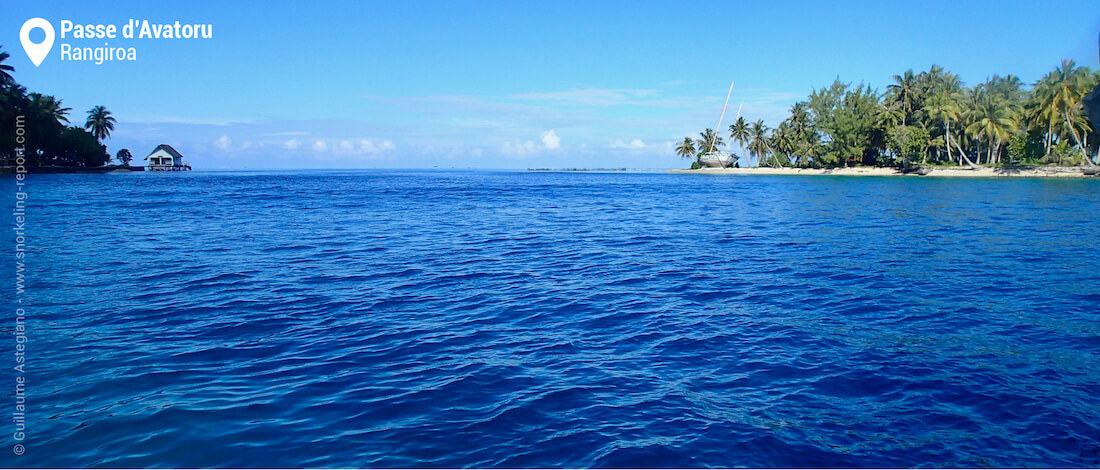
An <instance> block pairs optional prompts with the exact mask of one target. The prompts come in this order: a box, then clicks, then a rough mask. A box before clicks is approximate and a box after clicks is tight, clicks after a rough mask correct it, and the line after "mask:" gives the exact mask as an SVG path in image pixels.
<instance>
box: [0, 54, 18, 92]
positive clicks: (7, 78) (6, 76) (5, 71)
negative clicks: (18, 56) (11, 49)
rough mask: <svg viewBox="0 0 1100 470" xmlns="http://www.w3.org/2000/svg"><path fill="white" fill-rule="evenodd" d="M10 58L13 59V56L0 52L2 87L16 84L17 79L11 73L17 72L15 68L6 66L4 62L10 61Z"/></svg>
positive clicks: (0, 81)
mask: <svg viewBox="0 0 1100 470" xmlns="http://www.w3.org/2000/svg"><path fill="white" fill-rule="evenodd" d="M8 57H11V54H8V53H7V52H4V51H0V86H5V85H7V84H9V83H15V78H14V77H12V76H11V72H14V71H15V67H12V66H10V65H5V64H4V61H6V60H8Z"/></svg>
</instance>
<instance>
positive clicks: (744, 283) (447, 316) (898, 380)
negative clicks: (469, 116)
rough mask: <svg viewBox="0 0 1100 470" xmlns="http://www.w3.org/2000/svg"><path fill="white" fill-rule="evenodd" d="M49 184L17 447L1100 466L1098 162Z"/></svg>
mask: <svg viewBox="0 0 1100 470" xmlns="http://www.w3.org/2000/svg"><path fill="white" fill-rule="evenodd" d="M13 188H14V186H13V185H12V184H11V181H10V179H6V180H5V182H4V183H3V185H0V190H2V191H3V194H6V195H7V196H4V197H5V198H7V199H8V200H9V202H6V203H5V204H7V205H8V207H10V206H11V202H10V200H11V196H10V194H11V193H12V191H13ZM28 192H29V194H30V195H31V205H30V206H29V207H28V210H27V212H28V217H29V220H28V224H27V226H26V227H27V229H26V230H27V234H28V237H29V239H28V243H29V248H28V257H27V260H26V263H27V265H26V270H27V271H26V276H27V285H28V287H27V289H28V290H27V294H26V298H27V301H28V303H27V305H26V314H27V318H28V323H27V325H28V327H29V337H30V341H29V343H27V350H26V351H27V352H26V354H27V356H26V357H27V363H26V369H27V370H26V377H27V378H28V385H27V396H28V401H27V406H28V410H29V411H28V416H29V417H28V419H27V422H26V433H27V437H26V439H25V440H24V441H23V443H24V444H25V446H26V447H25V448H26V453H25V454H24V455H22V456H19V457H17V456H14V455H13V454H12V452H11V449H10V447H11V445H12V444H13V443H14V441H13V440H12V439H11V437H10V435H11V430H12V428H13V427H14V423H8V424H3V425H0V427H3V428H5V429H4V430H3V431H4V432H2V433H0V434H2V435H5V436H9V437H6V438H5V439H6V440H5V445H4V447H3V448H0V466H4V467H9V466H16V467H24V466H47V467H84V466H97V467H134V466H138V467H144V466H173V467H208V466H219V467H222V466H229V467H271V466H279V467H288V466H289V467H299V466H307V467H348V466H351V467H469V466H477V467H560V466H565V467H711V466H723V467H724V466H754V467H775V466H779V467H806V466H813V467H836V466H844V467H865V466H875V467H914V466H946V467H956V466H965V467H985V466H997V467H1018V466H1036V467H1050V466H1057V467H1096V466H1100V181H1086V180H1070V181H1056V180H959V179H933V178H870V177H864V178H859V177H855V178H853V177H848V178H845V177H780V176H776V177H767V176H748V177H739V176H733V177H706V176H697V175H669V174H655V173H613V174H601V173H542V172H488V171H486V172H477V171H416V172H412V171H360V172H320V171H317V172H267V173H264V172H253V173H229V172H191V173H180V174H134V175H118V174H110V175H41V176H37V175H35V176H32V177H31V179H30V184H29V186H28ZM4 212H5V215H4V217H5V219H4V223H5V224H7V225H9V226H10V225H11V221H12V220H11V215H10V214H8V212H9V211H8V210H5V211H4ZM12 238H13V237H12V236H11V234H10V232H9V235H8V241H7V242H6V243H7V245H8V251H11V248H12V244H13V241H12ZM4 269H5V274H6V277H7V278H9V279H10V278H11V277H12V276H13V269H14V268H13V261H11V258H10V257H9V261H7V262H5V264H4ZM8 285H9V286H10V285H11V283H10V282H9V283H8ZM3 295H4V296H5V297H4V300H5V304H7V305H9V306H10V305H11V304H12V302H11V301H12V296H13V294H12V289H11V288H10V287H9V288H6V289H4V292H3ZM8 310H9V312H7V313H5V317H7V318H8V319H7V320H5V321H4V322H3V324H2V326H0V328H2V329H3V331H4V333H5V336H7V337H9V340H7V341H6V342H7V343H8V346H6V349H7V350H12V349H14V341H12V340H11V339H10V338H11V337H12V333H13V325H14V323H13V321H12V319H11V316H12V314H11V313H10V312H11V311H12V310H13V309H12V308H9V309H8ZM3 357H5V358H6V359H5V361H4V362H7V363H8V364H9V365H10V364H11V362H12V361H11V357H12V356H11V354H10V353H9V352H5V353H4V355H3ZM4 370H5V373H4V375H3V380H4V381H5V382H7V383H9V384H11V383H13V382H11V380H12V378H11V377H12V376H13V372H12V371H11V368H10V366H5V367H4ZM3 393H4V394H5V395H4V396H5V397H6V398H5V399H3V401H0V403H3V406H2V407H0V414H3V415H4V416H5V418H6V417H7V416H8V415H9V414H10V411H11V409H12V407H13V406H14V405H13V402H12V399H13V393H12V387H11V385H9V386H7V387H5V390H4V392H3ZM4 421H5V422H7V420H6V419H5V420H4Z"/></svg>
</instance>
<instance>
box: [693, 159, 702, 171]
mask: <svg viewBox="0 0 1100 470" xmlns="http://www.w3.org/2000/svg"><path fill="white" fill-rule="evenodd" d="M702 167H703V164H702V163H699V162H698V161H694V162H691V169H692V170H698V169H700V168H702Z"/></svg>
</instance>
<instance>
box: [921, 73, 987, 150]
mask: <svg viewBox="0 0 1100 470" xmlns="http://www.w3.org/2000/svg"><path fill="white" fill-rule="evenodd" d="M925 110H927V112H928V116H929V117H930V118H932V119H934V120H938V121H940V122H942V123H943V127H944V132H943V136H944V148H945V149H946V150H947V159H948V160H953V159H952V158H951V123H952V122H956V121H958V120H959V114H960V113H961V112H962V111H961V110H960V109H959V102H958V101H956V99H955V97H954V96H952V95H950V94H948V93H946V92H942V91H941V92H939V93H936V94H935V95H932V97H931V98H929V99H928V102H927V103H925ZM955 146H956V147H958V143H955ZM959 154H960V155H961V156H960V160H959V164H960V165H961V164H962V160H963V159H965V160H966V163H968V164H970V166H971V167H975V166H977V165H974V162H972V161H970V157H968V156H966V152H963V151H962V149H961V148H960V149H959Z"/></svg>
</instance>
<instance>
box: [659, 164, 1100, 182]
mask: <svg viewBox="0 0 1100 470" xmlns="http://www.w3.org/2000/svg"><path fill="white" fill-rule="evenodd" d="M923 168H924V169H927V170H928V171H927V173H926V174H923V175H922V174H918V173H915V172H912V173H902V172H901V171H899V170H898V169H897V168H881V167H848V168H789V167H780V168H771V167H762V168H701V169H698V170H669V173H676V174H685V175H687V174H692V175H790V176H911V177H922V176H923V177H933V178H936V177H940V178H1097V179H1100V174H1098V170H1100V168H1088V167H1065V166H1020V167H978V168H969V167H923ZM1086 172H1088V173H1091V174H1088V173H1086Z"/></svg>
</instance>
